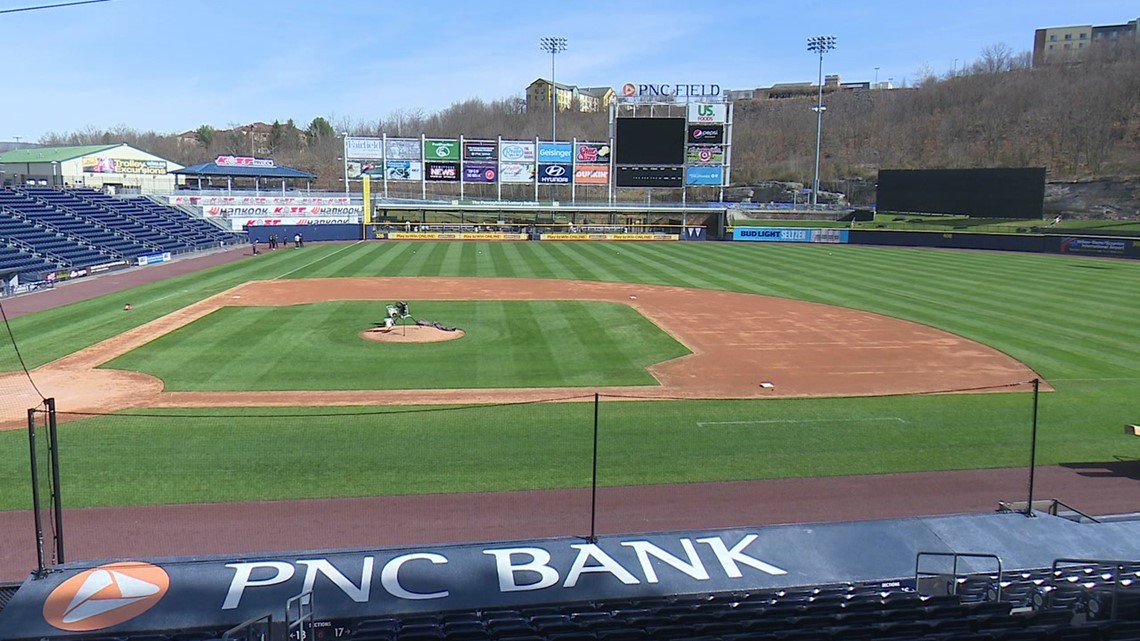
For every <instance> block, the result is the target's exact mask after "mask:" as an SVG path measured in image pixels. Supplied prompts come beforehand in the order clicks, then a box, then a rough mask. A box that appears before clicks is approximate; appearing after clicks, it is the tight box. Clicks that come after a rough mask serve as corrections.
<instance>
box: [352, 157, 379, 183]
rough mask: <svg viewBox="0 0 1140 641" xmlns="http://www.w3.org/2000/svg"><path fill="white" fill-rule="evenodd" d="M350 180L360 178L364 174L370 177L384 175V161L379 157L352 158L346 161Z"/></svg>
mask: <svg viewBox="0 0 1140 641" xmlns="http://www.w3.org/2000/svg"><path fill="white" fill-rule="evenodd" d="M345 168H346V169H347V170H348V179H349V180H359V179H360V178H363V177H364V176H368V177H369V178H374V179H375V178H383V177H384V161H382V160H380V159H379V158H369V159H359V160H350V161H348V162H347V163H345Z"/></svg>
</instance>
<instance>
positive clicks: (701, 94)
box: [621, 82, 720, 98]
mask: <svg viewBox="0 0 1140 641" xmlns="http://www.w3.org/2000/svg"><path fill="white" fill-rule="evenodd" d="M621 94H622V96H624V97H626V98H715V97H717V96H719V95H720V85H705V84H677V85H670V84H660V85H655V84H636V83H632V82H627V83H625V84H624V85H622V88H621Z"/></svg>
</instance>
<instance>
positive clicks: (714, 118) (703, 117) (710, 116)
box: [689, 103, 728, 124]
mask: <svg viewBox="0 0 1140 641" xmlns="http://www.w3.org/2000/svg"><path fill="white" fill-rule="evenodd" d="M727 118H728V105H726V104H724V103H716V104H705V103H689V122H693V123H701V124H713V123H723V122H724V121H725V120H726V119H727Z"/></svg>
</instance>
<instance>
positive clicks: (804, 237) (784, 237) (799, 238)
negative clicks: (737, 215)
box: [732, 227, 848, 243]
mask: <svg viewBox="0 0 1140 641" xmlns="http://www.w3.org/2000/svg"><path fill="white" fill-rule="evenodd" d="M847 238H848V230H846V229H813V228H810V227H737V228H735V229H733V230H732V239H733V240H746V241H751V242H766V243H846V242H847Z"/></svg>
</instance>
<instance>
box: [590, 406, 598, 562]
mask: <svg viewBox="0 0 1140 641" xmlns="http://www.w3.org/2000/svg"><path fill="white" fill-rule="evenodd" d="M597 520H598V393H597V392H594V469H593V472H591V473H590V543H597V542H598V533H597V530H596V525H597Z"/></svg>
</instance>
